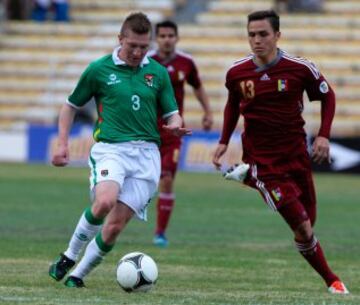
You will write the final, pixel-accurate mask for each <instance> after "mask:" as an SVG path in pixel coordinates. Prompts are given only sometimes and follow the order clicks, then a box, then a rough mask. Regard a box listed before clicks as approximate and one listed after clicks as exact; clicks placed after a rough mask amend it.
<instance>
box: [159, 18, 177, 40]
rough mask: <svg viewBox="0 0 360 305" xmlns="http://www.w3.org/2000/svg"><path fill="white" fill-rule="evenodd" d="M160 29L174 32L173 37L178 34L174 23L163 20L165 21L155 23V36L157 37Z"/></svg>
mask: <svg viewBox="0 0 360 305" xmlns="http://www.w3.org/2000/svg"><path fill="white" fill-rule="evenodd" d="M160 28H172V29H173V30H174V32H175V35H176V36H177V34H178V27H177V24H176V23H175V22H174V21H171V20H165V21H162V22H159V23H157V24H156V26H155V35H157V34H158V33H159V29H160Z"/></svg>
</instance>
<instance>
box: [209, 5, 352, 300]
mask: <svg viewBox="0 0 360 305" xmlns="http://www.w3.org/2000/svg"><path fill="white" fill-rule="evenodd" d="M279 28H280V21H279V16H278V15H277V14H276V13H275V12H274V11H258V12H254V13H252V14H250V15H249V16H248V26H247V30H248V39H249V43H250V47H251V49H252V52H253V54H251V55H249V56H248V57H245V58H243V59H240V60H238V61H236V62H235V63H234V64H233V66H232V67H231V68H230V69H229V71H228V72H227V76H226V87H227V89H228V100H227V104H226V106H225V110H224V124H223V130H222V135H221V139H220V141H219V144H218V146H217V148H216V151H215V154H214V158H213V163H214V165H215V166H216V167H217V168H220V167H221V162H220V158H221V156H223V155H224V153H225V152H226V150H227V146H228V143H229V139H230V136H231V134H232V132H233V131H234V129H235V127H236V124H237V122H238V119H239V116H240V114H241V115H242V116H243V117H244V131H243V133H242V143H243V161H244V164H241V165H238V166H234V167H232V168H231V169H230V170H229V171H228V172H227V173H226V174H225V178H227V179H232V180H238V181H242V182H243V183H244V184H246V185H248V186H250V187H252V188H255V189H257V190H258V191H259V192H260V194H261V195H262V197H263V198H264V200H265V202H266V203H267V204H268V205H269V207H270V208H271V209H273V210H274V211H278V212H279V214H280V215H281V216H282V217H283V218H284V220H285V221H286V222H287V223H288V225H289V226H290V228H291V229H292V231H293V232H294V237H295V244H296V247H297V249H298V251H299V252H300V253H301V255H302V256H303V257H304V258H305V259H306V260H307V262H308V263H309V264H310V265H311V266H312V267H313V268H314V269H315V270H316V271H317V272H318V273H319V274H320V275H321V277H322V278H323V279H324V281H325V282H326V285H327V286H328V290H329V292H331V293H337V294H347V293H349V292H348V290H347V289H346V287H345V285H344V284H343V282H342V281H341V280H340V279H339V277H338V276H337V275H336V274H334V273H333V272H332V270H331V269H330V267H329V266H328V264H327V262H326V259H325V256H324V253H323V250H322V248H321V246H320V243H319V241H318V239H317V238H316V237H315V235H314V231H313V226H314V223H315V219H316V196H315V188H314V183H313V178H312V173H311V164H310V163H311V158H312V159H313V160H314V161H315V162H316V163H322V162H324V161H325V162H330V154H329V135H330V128H331V124H332V120H333V117H334V113H335V94H334V92H333V90H332V88H331V87H330V86H329V84H328V83H327V81H326V79H325V78H324V76H323V75H322V74H321V73H320V72H319V71H318V69H317V68H316V66H315V65H314V64H313V63H311V62H309V61H308V60H306V59H303V58H299V57H293V56H291V55H289V54H287V53H286V52H284V51H283V50H281V49H279V48H277V42H278V40H279V38H280V30H279ZM304 91H306V93H307V95H308V97H309V100H310V101H313V100H319V101H321V124H320V129H319V132H318V135H317V136H316V138H315V140H314V143H313V144H312V148H311V152H310V153H309V152H308V150H307V144H306V135H305V131H304V124H305V121H304V119H303V118H302V111H303V93H304Z"/></svg>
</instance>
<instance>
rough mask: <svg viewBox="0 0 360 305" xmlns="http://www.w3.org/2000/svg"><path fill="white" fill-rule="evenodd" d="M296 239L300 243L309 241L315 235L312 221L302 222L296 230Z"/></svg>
mask: <svg viewBox="0 0 360 305" xmlns="http://www.w3.org/2000/svg"><path fill="white" fill-rule="evenodd" d="M294 233H295V239H296V240H298V241H308V240H310V239H311V238H312V236H313V235H314V232H313V229H312V226H311V222H310V220H306V221H304V222H302V223H301V224H300V225H299V226H298V227H297V228H296V230H294Z"/></svg>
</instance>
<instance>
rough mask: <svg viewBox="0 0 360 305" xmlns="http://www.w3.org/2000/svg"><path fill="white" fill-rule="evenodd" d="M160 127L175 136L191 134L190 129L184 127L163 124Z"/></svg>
mask: <svg viewBox="0 0 360 305" xmlns="http://www.w3.org/2000/svg"><path fill="white" fill-rule="evenodd" d="M162 128H164V129H165V130H166V131H167V132H169V133H171V134H172V135H174V136H177V137H182V136H190V135H191V134H192V131H191V129H188V128H185V127H179V126H175V125H163V126H162Z"/></svg>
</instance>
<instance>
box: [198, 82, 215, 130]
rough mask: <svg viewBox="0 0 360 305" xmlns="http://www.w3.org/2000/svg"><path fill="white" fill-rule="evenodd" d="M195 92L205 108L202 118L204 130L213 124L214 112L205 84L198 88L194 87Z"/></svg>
mask: <svg viewBox="0 0 360 305" xmlns="http://www.w3.org/2000/svg"><path fill="white" fill-rule="evenodd" d="M194 94H195V96H196V98H197V100H198V101H199V103H200V104H201V107H202V108H203V111H204V115H203V118H202V126H203V128H204V130H210V129H211V127H212V125H213V122H214V120H213V114H212V111H211V107H210V103H209V97H208V95H207V94H206V91H205V89H204V86H203V85H200V86H199V87H198V88H194Z"/></svg>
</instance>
